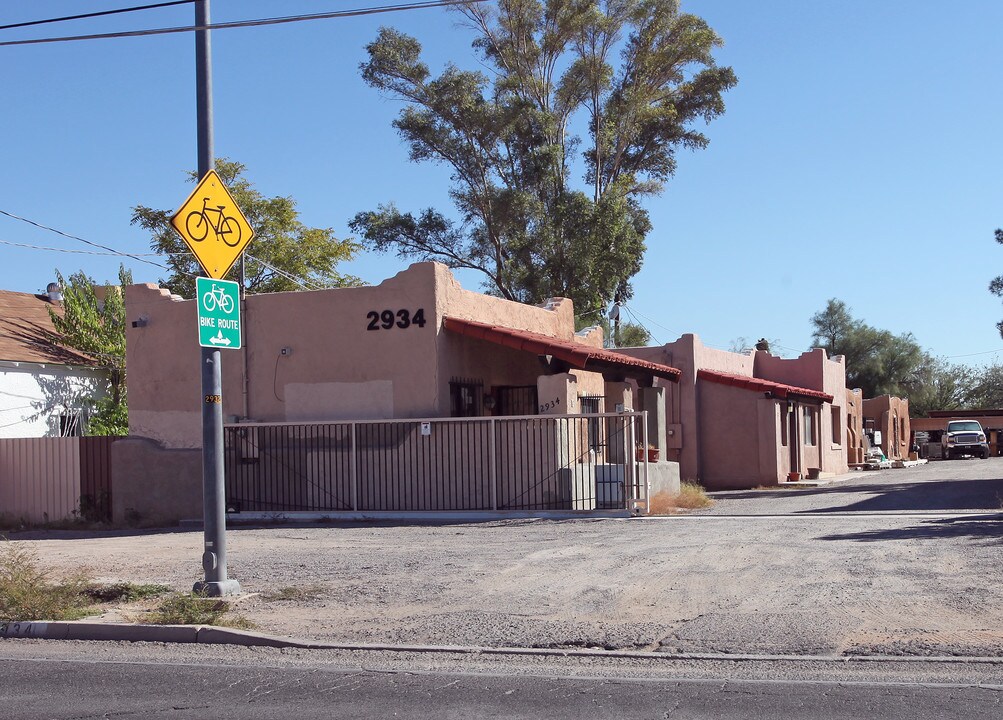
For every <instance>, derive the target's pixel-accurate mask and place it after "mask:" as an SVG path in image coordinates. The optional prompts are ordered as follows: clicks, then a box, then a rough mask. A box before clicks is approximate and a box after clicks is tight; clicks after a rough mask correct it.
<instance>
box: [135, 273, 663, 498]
mask: <svg viewBox="0 0 1003 720" xmlns="http://www.w3.org/2000/svg"><path fill="white" fill-rule="evenodd" d="M126 310H127V316H128V317H127V319H128V321H129V322H127V334H126V340H127V366H128V368H129V374H128V384H129V386H128V391H129V422H130V437H131V438H132V440H130V441H127V442H122V443H116V446H115V447H116V452H117V453H118V456H117V457H116V462H115V473H116V494H115V498H116V515H120V514H124V513H126V512H127V510H128V509H129V508H132V509H134V510H139V509H140V508H141V507H142V508H143V510H141V512H153V510H154V509H158V512H159V511H160V509H163V508H166V510H165V511H164V514H165V515H166V516H178V517H192V516H197V515H198V514H199V513H200V507H201V504H200V503H201V499H200V498H201V489H200V486H199V485H198V483H195V482H193V481H192V479H191V477H190V476H191V475H193V474H197V475H198V476H200V475H201V473H200V472H196V470H195V469H196V468H198V467H199V464H198V458H199V456H200V452H199V448H200V444H201V402H202V397H201V394H200V392H201V390H200V374H199V368H198V363H199V357H200V353H199V349H198V332H197V331H198V328H197V318H196V315H197V310H196V305H195V303H194V302H193V301H185V300H182V299H181V298H179V297H176V296H172V295H170V294H169V293H168V292H166V291H165V290H162V289H160V288H158V287H157V286H155V285H134V286H131V287H128V288H127V289H126ZM241 323H242V325H243V327H242V332H243V338H244V347H243V349H240V350H233V351H230V350H223V351H221V352H222V356H223V363H222V364H223V413H224V417H225V419H226V422H227V423H231V424H232V427H229V428H228V429H229V430H231V431H233V432H234V433H240V437H241V438H244V439H243V440H242V441H241V442H239V443H236V444H235V448H234V449H233V452H234V453H236V454H235V455H234V456H233V457H232V458H231V457H230V456H229V455H228V463H230V464H229V465H228V468H229V469H228V473H229V475H231V476H242V477H243V476H245V475H248V474H249V473H252V471H253V472H254V473H259V475H256V476H255V477H254V478H252V479H251V480H248V483H247V486H248V487H250V486H251V485H254V486H255V487H257V486H260V485H261V484H262V482H265V481H264V480H262V477H261V475H260V472H262V471H261V470H260V469H261V468H263V467H264V466H265V465H266V464H267V463H266V461H265V459H263V454H262V446H263V444H264V443H265V441H266V439H267V442H268V443H269V446H268V447H269V448H270V449H269V450H268V452H266V453H264V454H265V455H268V458H267V460H268V462H271V463H272V464H273V465H274V466H275V467H282V468H285V469H286V470H287V474H289V475H290V476H291V477H292V476H295V477H297V478H299V479H300V481H301V482H300V484H301V486H302V487H300V488H298V489H296V490H295V491H290V492H291V495H290V496H289V497H285V499H283V500H282V502H283V503H285V505H284V507H289V508H299V507H304V506H307V505H311V504H316V503H318V502H322V501H323V500H324V498H325V497H326V498H329V499H330V503H331V505H332V506H333V507H335V508H339V509H340V508H344V507H349V506H350V507H352V508H355V507H360V506H363V505H365V503H366V502H369V503H370V506H372V507H378V508H380V509H407V508H408V507H419V506H420V508H422V509H427V508H432V509H434V508H435V507H437V506H436V502H435V499H434V498H432V499H430V498H429V497H428V496H429V495H434V492H433V490H432V489H430V488H429V489H428V492H425V491H424V490H422V492H423V493H424V495H423V496H422V497H420V498H419V497H408V498H405V499H403V500H402V499H401V495H400V493H401V492H404V491H405V490H406V491H407V492H410V490H407V488H412V487H418V486H419V485H421V483H424V482H431V481H432V480H428V479H422V480H416V479H415V478H414V477H412V476H410V475H408V474H407V473H408V472H411V470H412V469H415V468H417V467H418V466H419V465H420V464H421V463H425V462H431V461H432V460H430V459H429V456H428V454H427V453H428V452H430V451H428V450H427V448H426V445H428V443H432V442H438V440H437V439H436V434H437V433H440V432H443V433H444V432H445V428H446V427H447V423H422V424H421V425H422V426H423V427H419V424H417V423H405V422H404V421H405V420H408V419H429V418H432V419H435V418H442V419H449V418H482V419H492V418H497V419H499V420H501V419H502V418H507V417H513V416H548V415H553V416H568V415H578V414H580V413H581V412H583V411H584V412H591V413H596V412H610V413H615V412H618V411H630V410H632V409H640V408H642V407H645V406H648V407H652V408H654V407H657V406H659V405H660V404H661V398H662V397H663V393H664V390H663V388H661V387H656V384H658V383H665V384H668V385H671V384H672V382H673V381H674V380H675V379H677V378H678V377H679V375H680V372H679V370H677V369H675V368H673V367H671V366H669V365H667V364H664V363H660V362H652V361H648V360H645V359H639V358H636V357H631V356H628V355H624V354H622V353H617V352H611V351H609V350H605V349H603V347H602V334H601V331H600V330H598V329H593V330H586V331H582V332H579V333H576V332H575V329H574V311H573V308H572V305H571V302H570V301H568V300H562V299H556V300H552V301H550V302H549V303H547V304H546V305H545V306H543V307H534V306H529V305H524V304H520V303H515V302H510V301H507V300H502V299H500V298H496V297H491V296H487V295H483V294H480V293H476V292H471V291H468V290H464V289H463V288H462V287H460V285H459V283H458V282H457V281H456V280H455V279H454V277H453V275H452V273H451V272H450V271H449V269H448V268H446V267H445V266H443V265H441V264H436V263H419V264H416V265H412V266H411V267H410V268H408V269H407V270H405V271H403V272H401V273H398V274H397V275H396V276H395V277H393V278H390V279H388V280H386V281H384V282H382V283H380V284H379V285H376V286H372V287H358V288H340V289H334V290H323V291H314V292H297V293H276V294H270V295H255V296H249V297H248V298H247V299H246V303H245V307H244V308H243V310H242V317H241ZM656 381H657V382H656ZM660 418H664V415H661V416H660V415H659V414H658V413H652V415H651V423H650V424H649V427H648V432H649V435H650V437H651V438H652V440H651V442H652V444H656V445H657V444H664V440H662V439H659V438H660V437H663V436H664V427H659V425H658V422H659V419H660ZM337 421H345V422H352V423H367V422H372V423H377V424H383V425H386V426H387V429H386V431H385V434H384V435H381V436H380V437H376V436H375V435H373V434H372V433H374V432H376V431H374V430H372V429H371V428H369V426H366V427H365V428H363V430H358V428H355V429H353V430H352V431H351V432H352V433H353V435H352V439H350V440H349V439H347V436H345V437H342V435H340V434H339V433H342V429H340V428H334V429H332V426H330V425H328V426H325V427H326V429H325V430H324V431H323V432H322V433H320V435H323V438H322V439H320V440H318V439H316V438H314V439H311V440H309V441H308V440H306V439H304V438H305V437H306V434H308V433H315V434H316V432H317V431H315V430H314V429H308V428H307V426H308V425H310V424H317V423H328V424H329V423H333V422H337ZM385 421H393V422H385ZM614 422H615V419H610V421H609V423H608V424H610V423H614ZM608 424H607V425H608ZM264 425H268V426H270V427H269V428H265V427H264ZM290 426H295V427H296V428H297V429H295V430H284V431H282V432H284V433H285V435H283V436H282V437H278V436H276V435H274V433H273V430H272V429H271V428H273V427H286V428H288V427H290ZM524 426H526V423H522V424H521V425H520V427H519V428H514V429H513V428H511V427H508V426H506V430H505V432H510V435H504V434H503V433H502V430H501V429H498V430H497V436H496V437H497V439H498V440H497V441H492V442H493V445H492V444H491V443H489V442H488V441H487V440H484V441H480V440H476V439H469V440H468V441H467V443H468V447H467V450H466V452H467V455H468V456H473V457H478V458H479V457H481V456H482V455H484V456H486V455H487V454H488V453H489V452H493V453H495V454H498V453H500V452H501V451H500V450H499V449H498V447H497V445H498V444H499V441H500V442H501V443H502V444H507V443H510V442H511V443H517V442H530V444H531V445H532V448H531V451H528V452H529V454H530V455H532V458H531V459H532V462H533V463H535V464H534V465H533V466H532V468H531V470H532V472H537V473H538V474H542V479H541V480H539V482H537V483H536V485H534V487H533V490H532V492H531V493H530V492H528V491H527V493H524V495H526V497H532V498H534V499H533V501H532V506H533V507H534V508H539V509H559V508H561V507H572V508H573V509H580V508H584V509H589V507H590V506H589V504H588V502H584V501H581V500H580V498H579V495H580V494H581V493H579V492H578V490H576V489H575V488H571V489H568V488H569V485H568V483H571V484H572V485H574V483H576V482H585V483H588V482H593V481H595V482H596V483H598V482H600V481H601V478H600V479H596V478H592V477H589V478H584V479H582V476H580V474H579V469H576V468H577V466H578V465H583V464H585V463H586V461H588V462H589V463H591V464H593V465H597V466H604V467H598V469H596V470H595V471H594V472H595V473H599V474H600V475H602V474H603V473H607V474H608V473H610V472H620V473H623V472H624V470H616V469H615V468H613V469H611V468H609V467H605V465H613V466H617V467H625V466H626V465H627V464H629V463H632V462H634V459H633V456H634V452H633V447H631V445H633V444H637V442H638V439H639V438H641V437H643V435H644V433H643V430H644V428H641V429H639V430H638V429H634V428H631V429H630V433H629V438H628V437H627V436H626V435H624V436H623V437H619V438H618V439H616V440H615V441H611V440H609V437H610V436H612V435H615V434H616V433H614V432H613V431H612V430H611V429H610V427H608V426H606V425H602V426H600V427H597V426H595V424H593V425H591V426H588V425H587V424H585V425H582V424H580V423H579V424H575V423H571V424H567V423H565V424H564V425H559V426H556V425H555V426H553V427H549V429H546V430H542V429H541V430H533V431H532V432H536V433H537V434H536V435H535V436H534V437H533V439H531V440H526V438H527V437H528V436H527V435H526V433H527V432H529V431H528V430H526V429H525V427H524ZM359 427H362V426H361V425H360V426H359ZM449 427H450V428H453V429H454V430H455V428H456V427H458V425H455V424H454V425H449ZM620 427H621V428H622V426H620ZM367 428H368V429H367ZM380 432H383V431H382V430H381V431H380ZM419 432H422V433H426V435H425V437H426V438H429V439H428V440H424V441H423V440H421V436H420V435H419V434H418V433H419ZM618 432H619V431H618ZM296 433H298V434H297V435H295V437H294V436H293V434H296ZM367 433H368V434H367ZM520 433H521V434H520ZM540 433H544V434H545V433H550V434H551V435H553V438H550V439H545V440H541V439H540V437H542V436H541V435H540ZM621 434H622V433H621ZM311 437H313V436H311ZM510 437H511V438H512V439H511V440H509V439H508V438H510ZM250 438H253V441H252V440H251V439H250ZM339 438H340V439H339ZM518 438H523V440H519V439H518ZM548 438H549V436H548ZM481 442H482V443H483V445H484V446H483V447H481V446H480V445H477V443H481ZM423 443H424V444H423ZM541 443H542V444H541ZM360 444H361V445H364V446H365V447H366V448H375V449H380V451H381V452H383V454H384V455H386V453H388V452H391V451H392V452H393V453H399V458H398V459H394V460H393V461H392V462H391V461H387V460H386V459H385V458H382V456H381V458H382V459H381V458H376V457H375V456H373V457H369V456H365V457H363V456H362V454H360V453H361V452H362V450H361V449H360V447H359V446H360ZM488 445H491V447H488ZM294 446H295V448H298V449H301V450H302V452H300V454H298V455H296V456H295V457H293V456H292V454H291V453H293V448H294ZM543 446H546V447H555V448H560V449H559V450H558V451H557V459H556V460H553V459H552V458H550V455H553V454H554V453H551V452H550V451H549V450H546V449H545V448H544V449H541V448H542V447H543ZM423 448H424V449H423ZM362 449H365V448H362ZM228 452H230V450H228ZM297 452H299V450H297ZM374 452H375V450H374ZM436 452H437V453H438V457H439V458H440V459H441V458H443V457H447V456H448V458H450V460H449V462H450V463H452V465H450V467H454V468H461V469H460V470H456V471H455V472H459V473H461V474H464V473H465V474H468V475H469V474H470V473H471V472H474V471H473V470H471V469H470V468H469V467H468V464H465V463H468V459H467V458H461V457H459V454H460V453H461V452H463V451H462V450H461V449H439V450H437V451H436ZM408 453H410V454H408ZM548 453H549V454H548ZM454 456H455V457H454ZM544 456H546V457H544ZM395 457H398V456H396V455H395ZM541 458H542V459H541ZM503 461H504V462H503ZM319 463H321V464H324V467H322V468H321V467H320V465H319ZM388 463H389V464H388ZM527 463H529V461H528V460H526V459H525V458H511V462H509V461H508V460H506V459H505V458H500V459H499V460H498V462H497V464H495V463H494V461H492V464H491V467H493V468H495V469H494V470H491V468H488V470H485V472H486V473H488V474H491V473H494V475H497V474H498V472H499V468H500V471H501V472H502V473H503V474H504V473H505V472H508V471H509V469H511V468H513V467H516V466H520V467H521V466H527V467H528V465H527ZM554 463H557V465H556V466H554V467H551V465H553V464H554ZM343 466H344V468H349V467H350V468H351V470H352V471H353V472H361V471H366V472H369V473H370V475H369V476H368V479H367V482H369V483H370V484H377V483H383V482H385V479H386V478H387V477H391V476H392V477H393V478H395V482H397V483H398V484H397V486H396V487H397V489H396V490H392V489H387V488H382V486H381V488H382V489H379V491H378V492H377V491H373V493H371V494H370V495H367V494H366V493H367V492H368V491H367V490H366V488H361V489H359V488H355V487H354V486H353V487H352V488H348V487H347V486H343V485H337V483H336V484H335V485H336V486H335V485H329V484H327V483H328V479H329V478H328V476H333V475H337V474H339V473H341V474H344V473H343V471H342V467H343ZM478 467H480V466H478ZM402 468H403V469H402ZM464 468H465V469H464ZM562 468H563V469H562ZM569 468H570V469H569ZM415 471H416V470H415ZM346 472H347V471H346ZM450 472H453V470H450ZM477 472H480V470H478V471H477ZM589 472H593V471H591V470H590V471H589ZM562 473H563V474H562ZM568 473H571V475H573V476H574V477H573V478H571V479H569V478H568V477H566V476H567V475H568ZM474 474H477V473H474ZM322 475H323V479H318V478H320V477H321V476H322ZM139 477H143V478H144V482H143V483H142V484H140V483H138V482H137V481H133V482H130V481H129V479H130V478H139ZM236 481H241V482H242V480H240V478H237V480H236ZM236 481H235V482H236ZM199 482H200V481H199ZM338 482H339V483H340V482H341V480H339V481H338ZM496 485H497V483H496ZM321 486H322V487H321ZM130 488H131V489H130ZM270 492H271V491H270ZM392 493H397V495H398V496H397V497H396V498H388V497H387V496H388V494H392ZM277 496H278V493H277V492H276V493H272V494H271V495H269V497H273V498H274V497H277ZM489 496H490V497H489ZM243 497H244V500H243V502H244V507H250V506H255V507H257V506H259V505H260V504H261V503H263V502H264V501H263V500H262V499H261V498H262V494H261V492H258V490H257V489H253V491H252V490H248V491H247V492H245V493H244V495H243ZM451 497H452V499H451V500H450V502H454V503H456V504H459V505H461V506H462V507H464V508H466V507H472V508H484V507H488V508H494V507H499V508H502V507H504V506H505V497H507V496H506V490H505V488H504V487H501V488H500V487H499V486H493V487H492V488H491V489H485V488H481V489H475V490H470V491H469V492H467V491H464V492H463V493H459V494H456V495H455V496H451ZM290 498H291V499H290ZM499 498H501V500H499ZM275 502H278V501H275ZM513 502H514V501H513Z"/></svg>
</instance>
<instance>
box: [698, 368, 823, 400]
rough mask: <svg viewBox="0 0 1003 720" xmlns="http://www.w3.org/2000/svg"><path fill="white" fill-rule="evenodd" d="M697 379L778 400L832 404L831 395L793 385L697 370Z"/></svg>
mask: <svg viewBox="0 0 1003 720" xmlns="http://www.w3.org/2000/svg"><path fill="white" fill-rule="evenodd" d="M697 379H698V380H707V381H708V382H713V383H718V384H719V385H731V386H732V387H738V388H745V389H746V390H755V391H756V392H764V393H766V392H768V393H772V395H773V397H778V398H787V397H791V398H802V399H806V400H818V401H821V402H828V403H831V402H832V395H829V394H827V393H824V392H820V391H818V390H809V389H808V388H802V387H797V386H795V385H784V384H783V383H778V382H773V381H772V380H762V379H760V378H753V377H746V376H744V375H734V374H732V373H725V372H718V371H717V370H697Z"/></svg>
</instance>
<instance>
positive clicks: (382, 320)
mask: <svg viewBox="0 0 1003 720" xmlns="http://www.w3.org/2000/svg"><path fill="white" fill-rule="evenodd" d="M366 317H367V318H369V325H367V326H366V330H391V329H393V328H395V327H396V328H400V329H401V330H403V329H404V328H409V327H411V326H412V325H417V326H418V327H420V328H423V327H425V308H418V309H417V310H415V311H414V314H412V313H411V311H409V310H384V311H382V312H379V311H377V310H370V311H369V312H368V313H366Z"/></svg>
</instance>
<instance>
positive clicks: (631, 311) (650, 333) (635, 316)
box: [623, 305, 664, 345]
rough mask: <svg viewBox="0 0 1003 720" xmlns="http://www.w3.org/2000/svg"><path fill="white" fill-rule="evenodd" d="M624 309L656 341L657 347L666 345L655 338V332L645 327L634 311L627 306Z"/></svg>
mask: <svg viewBox="0 0 1003 720" xmlns="http://www.w3.org/2000/svg"><path fill="white" fill-rule="evenodd" d="M623 309H624V310H626V311H627V312H628V313H629V314H630V317H631V318H632V319H633V320H634V322H635V323H637V324H638V325H639V326H640V327H641V328H642V329H643V330H644V332H646V333H648V337H649V338H651V339H652V340H654V341H655V344H656V345H663V344H664V343H661V342H659V341H658V338H656V337H655V334H654V333H653V332H651V330H649V329H648V328H647V327H645V325H644V323H643V322H641V321H640V320H639V319H638V317H637V315H635V314H634V311H633V310H631V309H630V308H629V307H627V306H626V305H624V306H623Z"/></svg>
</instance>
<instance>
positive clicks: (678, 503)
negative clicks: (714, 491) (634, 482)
mask: <svg viewBox="0 0 1003 720" xmlns="http://www.w3.org/2000/svg"><path fill="white" fill-rule="evenodd" d="M713 504H714V501H713V500H711V499H710V498H709V497H707V493H706V491H705V490H704V489H703V487H701V486H700V485H699V484H697V483H695V482H692V481H690V480H684V481H683V482H682V483H680V486H679V492H678V493H675V494H672V493H667V492H660V493H657V494H656V495H653V496H652V497H651V503H650V505H651V510H650V512H649V513H648V514H649V515H675V514H676V513H678V512H680V511H683V510H699V509H701V508H708V507H710V506H711V505H713Z"/></svg>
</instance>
